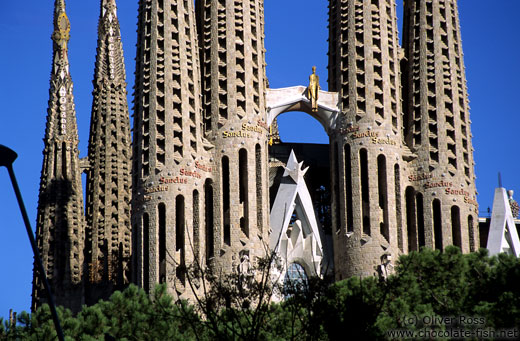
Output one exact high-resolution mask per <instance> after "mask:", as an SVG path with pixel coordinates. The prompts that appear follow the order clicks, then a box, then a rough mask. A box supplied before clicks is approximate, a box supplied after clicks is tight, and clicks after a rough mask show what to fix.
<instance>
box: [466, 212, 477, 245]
mask: <svg viewBox="0 0 520 341" xmlns="http://www.w3.org/2000/svg"><path fill="white" fill-rule="evenodd" d="M468 235H469V251H470V252H474V251H475V249H476V247H475V230H474V229H473V216H472V215H470V216H468Z"/></svg>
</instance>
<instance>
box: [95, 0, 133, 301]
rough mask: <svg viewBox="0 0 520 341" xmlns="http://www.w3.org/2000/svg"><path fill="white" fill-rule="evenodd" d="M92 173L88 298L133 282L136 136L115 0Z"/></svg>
mask: <svg viewBox="0 0 520 341" xmlns="http://www.w3.org/2000/svg"><path fill="white" fill-rule="evenodd" d="M93 95H94V98H93V103H92V117H91V125H90V140H89V151H88V161H89V165H90V168H89V170H88V172H87V192H88V195H87V205H86V207H87V210H86V211H87V217H86V218H87V226H88V228H87V235H86V236H87V240H88V241H89V243H88V244H87V250H86V251H87V252H86V255H87V258H86V263H87V267H86V268H87V269H88V276H86V277H87V281H86V282H87V284H86V303H87V304H91V303H92V304H93V303H95V302H97V301H98V300H99V299H100V298H102V299H108V298H109V296H110V294H111V293H112V292H113V291H114V290H117V289H122V288H123V286H124V285H125V284H127V283H128V278H129V277H130V276H129V274H128V264H129V261H130V195H131V193H130V187H131V186H130V185H131V173H130V169H131V147H130V145H131V138H130V115H129V112H128V102H127V98H126V95H127V92H126V79H125V68H124V58H123V46H122V43H121V34H120V30H119V22H118V20H117V9H116V3H115V1H114V0H102V1H101V8H100V17H99V25H98V47H97V56H96V69H95V73H94V92H93Z"/></svg>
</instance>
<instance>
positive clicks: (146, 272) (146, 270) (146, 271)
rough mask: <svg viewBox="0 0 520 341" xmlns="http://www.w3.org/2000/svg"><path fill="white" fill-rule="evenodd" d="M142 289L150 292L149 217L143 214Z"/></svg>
mask: <svg viewBox="0 0 520 341" xmlns="http://www.w3.org/2000/svg"><path fill="white" fill-rule="evenodd" d="M143 288H144V290H145V291H146V292H147V293H149V292H150V217H149V216H148V213H145V214H143Z"/></svg>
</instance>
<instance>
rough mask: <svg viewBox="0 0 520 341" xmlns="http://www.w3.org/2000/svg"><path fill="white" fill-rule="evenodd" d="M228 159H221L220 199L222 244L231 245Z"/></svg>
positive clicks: (225, 157)
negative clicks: (222, 231)
mask: <svg viewBox="0 0 520 341" xmlns="http://www.w3.org/2000/svg"><path fill="white" fill-rule="evenodd" d="M229 191H230V187H229V158H228V157H227V156H223V157H222V199H223V209H224V212H223V213H224V216H223V219H224V243H225V244H227V245H231V212H230V198H229Z"/></svg>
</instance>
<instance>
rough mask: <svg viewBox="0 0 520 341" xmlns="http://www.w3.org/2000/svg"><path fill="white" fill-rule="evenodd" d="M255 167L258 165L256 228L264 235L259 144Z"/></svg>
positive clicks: (261, 169) (256, 170) (260, 149)
mask: <svg viewBox="0 0 520 341" xmlns="http://www.w3.org/2000/svg"><path fill="white" fill-rule="evenodd" d="M255 165H256V169H255V172H256V211H257V215H256V226H257V228H258V231H259V232H260V233H262V231H263V229H264V226H263V221H262V220H263V216H264V213H263V212H264V200H263V195H262V189H263V182H262V172H263V168H262V147H260V145H259V144H257V145H256V147H255Z"/></svg>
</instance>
